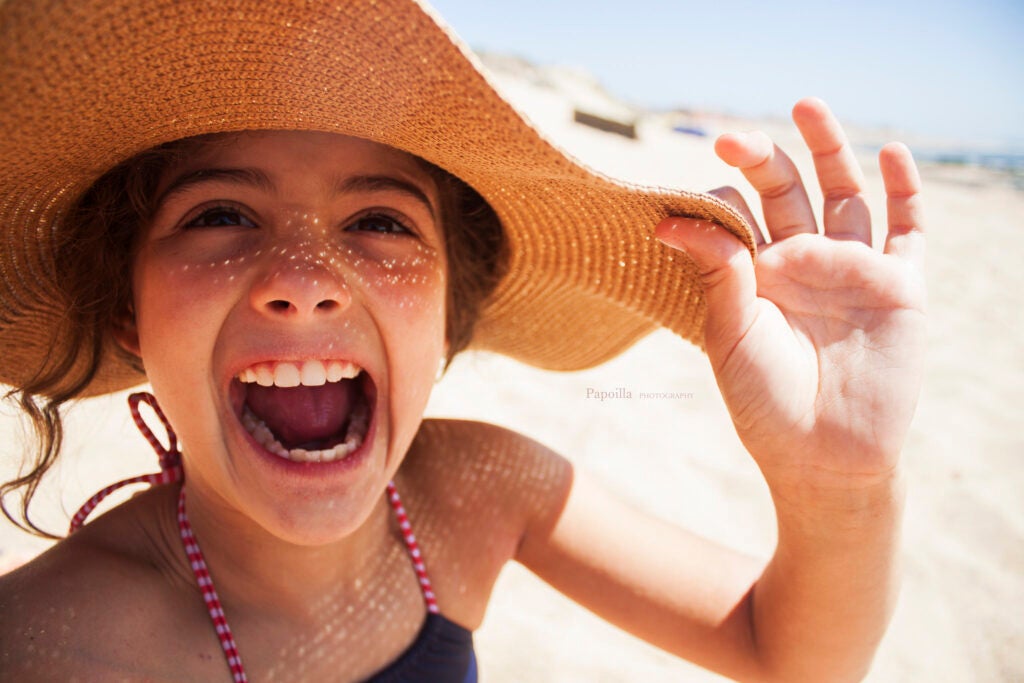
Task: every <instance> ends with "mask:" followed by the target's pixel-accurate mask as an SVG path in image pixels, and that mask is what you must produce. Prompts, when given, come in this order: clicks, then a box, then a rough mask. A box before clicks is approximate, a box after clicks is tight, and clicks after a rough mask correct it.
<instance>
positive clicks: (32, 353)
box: [0, 0, 754, 395]
mask: <svg viewBox="0 0 1024 683" xmlns="http://www.w3.org/2000/svg"><path fill="white" fill-rule="evenodd" d="M0 120H2V121H3V125H2V135H0V326H2V329H0V382H3V383H6V384H10V385H15V386H18V385H21V384H22V383H23V382H25V381H27V379H28V378H30V377H31V376H32V375H33V374H34V373H35V372H36V371H37V370H38V369H39V367H40V366H41V365H42V363H43V362H44V360H45V359H46V358H47V357H48V356H49V355H50V354H51V353H52V352H53V351H54V349H59V348H60V345H61V344H62V343H63V340H61V339H59V338H55V335H56V332H55V331H56V330H57V329H58V328H59V325H58V323H59V321H60V320H61V318H62V317H63V316H64V314H65V311H66V308H67V307H66V304H65V302H64V301H63V300H62V297H61V295H60V294H59V291H58V289H57V288H56V287H55V283H56V281H57V278H59V277H60V274H59V273H58V272H56V268H55V265H54V258H53V253H52V248H53V244H54V235H55V234H56V233H57V232H58V231H60V230H61V229H62V224H61V219H62V216H63V215H64V214H65V213H66V212H67V210H68V208H69V207H70V206H71V205H72V204H73V202H74V201H75V200H76V199H77V198H78V197H79V196H80V195H81V194H82V193H83V191H85V190H86V189H87V188H88V187H89V186H90V185H91V184H93V183H94V182H95V181H96V180H97V179H98V178H99V177H100V176H101V175H102V174H103V173H105V172H106V171H108V170H109V169H111V168H112V167H113V166H115V165H117V164H118V163H119V162H121V161H123V160H125V159H127V158H129V157H131V156H133V155H135V154H137V153H138V152H140V151H143V150H145V149H148V148H150V147H153V146H156V145H159V144H162V143H165V142H168V141H171V140H175V139H180V138H185V137H190V136H194V135H199V134H203V133H214V132H226V131H237V130H245V129H284V130H295V129H300V130H317V131H328V132H337V133H343V134H347V135H354V136H358V137H363V138H368V139H370V140H374V141H377V142H380V143H383V144H387V145H391V146H393V147H396V148H399V149H402V150H406V151H408V152H411V153H412V154H415V155H418V156H420V157H422V158H424V159H427V160H428V161H431V162H432V163H434V164H436V165H438V166H440V167H442V168H444V169H446V170H448V171H449V172H451V173H452V174H454V175H456V176H458V177H459V178H461V179H463V180H464V181H465V182H467V183H469V184H470V185H472V186H473V187H474V188H475V189H476V190H477V191H478V192H479V193H480V194H481V195H482V196H483V197H484V198H485V199H486V200H487V201H488V202H489V203H490V204H491V206H492V207H493V208H494V209H495V211H496V213H497V214H498V216H499V218H500V219H501V222H502V225H503V227H504V229H505V231H506V233H507V235H508V240H509V246H510V252H511V253H510V264H509V270H508V273H507V275H506V276H505V278H504V279H503V280H502V282H501V283H500V285H499V287H498V289H497V291H496V292H495V294H494V296H493V297H492V299H491V300H490V301H489V303H488V304H487V305H486V307H485V310H484V311H483V314H482V317H481V319H480V321H479V324H478V327H477V330H476V334H475V337H474V342H473V344H472V346H473V347H475V348H481V349H489V350H493V351H496V352H499V353H502V354H506V355H509V356H512V357H514V358H517V359H519V360H522V361H525V362H527V363H530V364H533V365H537V366H540V367H544V368H550V369H557V370H575V369H582V368H586V367H590V366H593V365H596V364H598V363H601V362H603V361H605V360H607V359H609V358H611V357H613V356H615V355H617V354H618V353H620V352H621V351H623V350H625V349H626V348H627V347H629V346H630V345H631V344H633V343H634V342H635V341H636V340H637V339H639V338H640V337H642V336H643V335H645V334H647V333H648V332H650V331H652V330H653V329H655V328H657V327H658V326H664V327H668V328H669V329H672V330H674V331H675V332H677V333H678V334H679V335H681V336H682V337H684V338H685V339H688V340H691V341H693V342H695V343H698V344H699V343H700V341H701V338H702V335H703V324H704V317H705V306H704V299H703V294H702V290H701V287H700V283H699V281H698V279H697V273H696V269H695V267H694V264H693V263H692V261H690V260H689V259H687V258H686V257H684V256H682V255H681V254H680V253H678V252H673V251H671V250H669V249H668V248H667V247H665V246H663V245H661V244H660V243H659V242H657V240H655V239H654V238H653V228H654V226H655V225H656V224H657V223H658V222H659V221H660V220H661V219H662V218H664V217H666V216H669V215H683V216H692V217H697V218H701V219H706V220H710V221H715V222H717V223H719V224H720V225H722V226H724V227H725V228H726V229H728V230H730V231H731V232H732V233H734V234H735V235H737V236H738V237H739V238H740V239H741V240H743V241H744V242H745V243H746V244H747V246H748V248H749V249H750V250H751V253H754V240H753V235H752V233H751V231H750V229H749V227H748V226H747V225H746V224H745V223H744V221H743V219H742V218H741V217H740V215H739V214H738V213H737V212H736V211H734V210H733V209H732V208H731V207H729V206H728V205H727V204H725V203H724V202H722V201H720V200H718V199H717V198H715V197H712V196H709V195H705V194H700V193H691V192H677V191H668V190H663V189H658V188H644V187H637V186H633V185H629V184H626V183H621V182H616V181H614V180H611V179H609V178H606V177H604V176H602V175H600V174H597V173H594V172H593V171H591V170H588V169H587V168H585V167H583V166H582V165H581V164H579V163H577V162H575V161H574V160H573V159H571V158H569V157H568V156H567V155H566V154H564V153H563V152H561V151H559V150H558V149H556V148H555V147H554V146H553V145H551V144H550V143H548V142H547V141H546V140H544V139H543V138H542V137H541V135H540V134H538V132H537V131H536V130H535V129H534V128H532V127H531V125H530V124H529V123H528V122H526V121H525V120H524V119H523V117H522V116H520V115H519V114H518V113H517V112H516V111H515V110H514V109H513V108H512V107H511V106H510V105H509V104H508V103H507V102H506V101H505V100H503V99H502V97H501V96H500V95H499V94H498V93H497V92H496V90H495V89H494V88H493V87H492V86H491V85H490V84H489V82H488V80H487V77H486V75H485V74H484V73H483V71H482V69H481V67H480V65H479V64H478V62H477V61H476V59H475V58H474V57H473V55H472V54H471V52H470V51H469V50H468V49H467V48H466V47H465V46H464V45H463V44H462V43H461V42H460V41H459V40H458V39H457V38H456V37H455V36H454V35H453V34H452V33H451V31H450V30H449V29H447V28H446V27H445V26H444V25H443V24H441V23H440V20H439V19H438V18H437V17H436V16H435V15H434V14H433V11H432V10H431V9H429V8H425V7H423V6H421V5H420V4H418V3H416V2H413V1H412V0H377V1H370V2H348V1H346V2H316V1H312V0H302V1H301V2H299V1H296V2H292V1H287V2H268V1H267V0H231V1H221V0H217V1H213V2H211V1H209V0H197V1H187V2H183V1H180V0H114V1H111V0H73V1H72V0H68V1H66V2H42V1H35V0H32V1H25V2H22V1H20V0H7V1H6V2H3V3H2V4H0ZM144 379H145V378H144V377H143V376H141V375H140V374H139V373H138V371H137V370H134V369H132V368H131V367H130V366H129V365H128V363H126V362H125V361H124V360H123V358H122V357H121V356H120V355H119V354H115V353H113V352H112V351H111V352H109V353H107V354H106V356H105V358H104V360H103V362H102V363H101V366H100V371H99V373H98V374H97V376H96V378H95V379H94V380H93V382H92V384H90V386H89V387H88V389H87V391H86V392H85V395H95V394H103V393H107V392H110V391H115V390H118V389H123V388H127V387H130V386H133V385H135V384H138V383H140V382H142V381H144Z"/></svg>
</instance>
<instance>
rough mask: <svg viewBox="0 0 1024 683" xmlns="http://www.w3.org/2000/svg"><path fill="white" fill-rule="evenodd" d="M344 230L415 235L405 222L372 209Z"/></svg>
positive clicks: (387, 213) (389, 214) (384, 212)
mask: <svg viewBox="0 0 1024 683" xmlns="http://www.w3.org/2000/svg"><path fill="white" fill-rule="evenodd" d="M345 229H346V230H356V231H366V232H375V233H379V234H386V235H412V236H414V235H416V231H415V230H413V229H412V228H410V227H409V226H408V225H407V224H406V222H405V221H404V220H403V219H402V218H399V217H398V216H394V215H392V214H391V213H389V212H386V211H372V212H370V213H366V214H363V215H362V216H359V217H358V218H356V219H355V220H353V221H352V222H351V223H350V224H349V226H348V227H347V228H345Z"/></svg>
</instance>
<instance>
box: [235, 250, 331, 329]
mask: <svg viewBox="0 0 1024 683" xmlns="http://www.w3.org/2000/svg"><path fill="white" fill-rule="evenodd" d="M250 301H251V304H252V307H253V308H254V309H255V310H256V311H257V312H259V313H261V314H263V315H266V316H270V317H274V318H282V317H283V318H293V319H296V320H302V319H311V320H312V319H319V318H328V317H330V316H333V315H337V314H339V313H341V312H342V311H344V310H345V309H346V308H348V305H349V303H350V302H351V296H350V295H349V291H348V287H347V286H346V284H345V281H344V279H343V278H342V276H341V273H339V272H338V269H337V268H332V267H330V266H329V265H328V264H326V263H323V262H322V259H319V258H316V257H307V258H303V257H302V256H301V255H300V254H293V255H291V256H285V255H281V256H277V257H275V258H274V259H273V261H272V263H271V264H269V266H268V268H267V269H266V271H265V272H264V273H262V274H261V275H260V276H259V277H258V279H257V280H256V281H255V282H254V283H253V286H252V290H251V293H250Z"/></svg>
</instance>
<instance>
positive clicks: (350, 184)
mask: <svg viewBox="0 0 1024 683" xmlns="http://www.w3.org/2000/svg"><path fill="white" fill-rule="evenodd" d="M335 191H336V192H338V193H339V194H350V193H356V192H398V193H399V194H404V195H406V196H407V197H410V198H412V199H415V200H417V201H419V202H420V203H421V204H423V206H424V207H425V208H426V209H427V211H428V212H429V213H430V217H431V218H432V219H433V220H434V221H435V222H436V221H437V215H436V214H435V212H434V204H433V203H432V202H431V201H430V197H428V196H427V193H426V192H424V191H423V189H422V188H421V187H419V186H418V185H416V184H414V183H411V182H409V181H406V180H402V179H400V178H394V177H392V176H389V175H354V176H348V177H347V178H344V179H342V180H341V181H340V182H338V183H336V184H335Z"/></svg>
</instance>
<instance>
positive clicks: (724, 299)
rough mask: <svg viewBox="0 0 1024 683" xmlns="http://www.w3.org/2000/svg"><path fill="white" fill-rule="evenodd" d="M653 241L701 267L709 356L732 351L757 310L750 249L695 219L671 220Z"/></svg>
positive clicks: (705, 336)
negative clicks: (679, 253)
mask: <svg viewBox="0 0 1024 683" xmlns="http://www.w3.org/2000/svg"><path fill="white" fill-rule="evenodd" d="M654 235H655V237H657V238H658V239H659V240H660V241H661V242H662V243H664V244H666V245H668V246H670V247H673V248H675V249H679V250H681V251H683V252H685V253H686V254H687V255H688V256H689V257H690V258H691V259H693V261H694V263H695V264H696V266H697V271H698V273H699V275H700V281H701V285H702V286H703V288H704V300H705V301H706V302H707V322H706V327H705V332H704V340H705V344H706V346H707V349H708V353H709V355H710V354H714V352H715V351H716V350H717V349H722V348H732V347H733V346H734V345H735V344H736V343H738V342H739V340H740V339H742V337H743V334H744V332H745V331H746V330H747V329H748V328H749V327H750V324H751V320H752V319H753V317H754V316H755V310H756V306H755V304H756V303H757V280H756V278H755V277H754V264H753V261H752V260H751V258H750V252H749V251H748V250H747V247H746V246H745V245H744V244H743V243H742V242H741V241H740V240H739V239H737V238H736V237H735V236H734V235H733V234H732V233H731V232H729V231H728V230H726V229H725V228H723V227H721V226H719V225H716V224H715V223H711V222H709V221H700V220H695V219H692V218H680V217H671V218H666V219H665V220H663V221H661V223H659V224H658V226H657V228H655V231H654Z"/></svg>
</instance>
